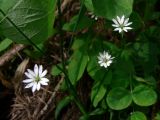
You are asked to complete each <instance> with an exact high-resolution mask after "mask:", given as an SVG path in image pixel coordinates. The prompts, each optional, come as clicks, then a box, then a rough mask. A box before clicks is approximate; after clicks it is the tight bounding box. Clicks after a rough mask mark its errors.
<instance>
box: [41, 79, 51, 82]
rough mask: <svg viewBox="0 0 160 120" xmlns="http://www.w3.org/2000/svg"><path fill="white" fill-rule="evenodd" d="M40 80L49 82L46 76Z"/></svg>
mask: <svg viewBox="0 0 160 120" xmlns="http://www.w3.org/2000/svg"><path fill="white" fill-rule="evenodd" d="M41 81H44V82H49V80H48V79H47V78H41Z"/></svg>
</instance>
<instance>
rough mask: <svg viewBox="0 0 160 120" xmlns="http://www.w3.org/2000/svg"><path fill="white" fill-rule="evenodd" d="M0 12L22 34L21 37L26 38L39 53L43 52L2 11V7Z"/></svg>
mask: <svg viewBox="0 0 160 120" xmlns="http://www.w3.org/2000/svg"><path fill="white" fill-rule="evenodd" d="M0 12H1V13H2V15H3V16H4V17H5V18H6V19H7V20H8V21H9V22H10V23H11V24H12V25H13V27H15V28H16V30H17V31H18V32H19V33H20V34H21V35H23V37H24V38H25V39H26V40H28V41H29V42H30V43H31V44H32V45H33V46H34V47H35V48H36V49H37V50H39V51H40V52H41V53H44V52H43V51H42V50H41V49H40V48H39V47H38V46H37V45H36V44H35V43H34V42H32V40H30V38H28V36H27V35H25V34H24V33H23V31H22V30H21V29H20V28H19V27H18V26H17V25H16V24H15V23H14V22H13V21H12V20H11V19H10V18H9V17H8V16H7V15H6V14H5V13H4V12H3V10H2V9H0Z"/></svg>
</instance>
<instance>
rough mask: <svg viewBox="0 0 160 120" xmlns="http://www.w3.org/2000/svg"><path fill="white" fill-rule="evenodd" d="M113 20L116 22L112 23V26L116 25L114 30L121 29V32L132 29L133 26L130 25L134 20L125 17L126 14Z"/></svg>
mask: <svg viewBox="0 0 160 120" xmlns="http://www.w3.org/2000/svg"><path fill="white" fill-rule="evenodd" d="M112 21H113V22H114V24H112V26H113V27H115V29H114V31H119V33H121V32H123V31H125V32H128V30H131V29H132V28H131V27H129V25H131V24H132V22H128V21H129V18H126V19H125V17H124V15H123V16H122V17H121V18H120V17H119V16H117V18H116V19H112Z"/></svg>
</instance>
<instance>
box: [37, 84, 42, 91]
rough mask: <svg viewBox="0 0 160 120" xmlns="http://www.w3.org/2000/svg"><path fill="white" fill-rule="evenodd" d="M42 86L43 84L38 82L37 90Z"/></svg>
mask: <svg viewBox="0 0 160 120" xmlns="http://www.w3.org/2000/svg"><path fill="white" fill-rule="evenodd" d="M40 88H41V84H40V83H39V82H38V83H37V90H40Z"/></svg>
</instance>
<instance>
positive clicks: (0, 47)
mask: <svg viewBox="0 0 160 120" xmlns="http://www.w3.org/2000/svg"><path fill="white" fill-rule="evenodd" d="M11 44H12V41H11V40H10V39H8V38H6V39H4V40H3V41H1V42H0V52H2V51H3V50H5V49H7V48H8V47H9V46H10V45H11Z"/></svg>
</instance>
